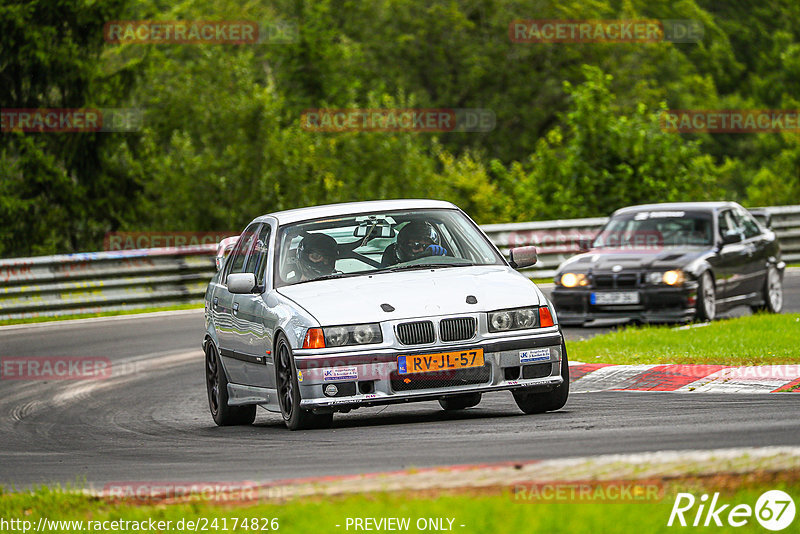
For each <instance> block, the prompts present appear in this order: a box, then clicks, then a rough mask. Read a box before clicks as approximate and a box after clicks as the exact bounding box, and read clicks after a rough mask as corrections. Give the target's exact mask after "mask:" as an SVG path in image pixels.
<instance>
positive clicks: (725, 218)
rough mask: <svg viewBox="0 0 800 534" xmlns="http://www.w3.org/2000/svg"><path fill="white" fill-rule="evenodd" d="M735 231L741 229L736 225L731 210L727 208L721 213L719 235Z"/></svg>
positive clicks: (722, 235)
mask: <svg viewBox="0 0 800 534" xmlns="http://www.w3.org/2000/svg"><path fill="white" fill-rule="evenodd" d="M733 231H740V229H739V228H737V227H736V223H735V222H734V220H733V213H732V212H731V210H725V211H723V212H722V213H720V214H719V236H720V237H724V236H725V235H726V234H728V233H730V232H733Z"/></svg>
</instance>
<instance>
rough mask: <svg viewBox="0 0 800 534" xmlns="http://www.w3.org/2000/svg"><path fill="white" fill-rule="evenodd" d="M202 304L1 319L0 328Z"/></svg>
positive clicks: (171, 309)
mask: <svg viewBox="0 0 800 534" xmlns="http://www.w3.org/2000/svg"><path fill="white" fill-rule="evenodd" d="M202 308H203V304H175V305H173V306H160V307H159V306H154V307H151V308H136V309H130V310H117V311H106V312H98V313H76V314H72V315H59V316H58V317H28V318H26V319H3V320H0V326H6V325H12V324H28V323H47V322H52V321H66V320H69V319H91V318H93V317H113V316H115V315H133V314H138V313H152V312H160V311H173V310H194V309H202Z"/></svg>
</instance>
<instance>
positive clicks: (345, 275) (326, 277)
mask: <svg viewBox="0 0 800 534" xmlns="http://www.w3.org/2000/svg"><path fill="white" fill-rule="evenodd" d="M368 272H369V271H359V272H356V273H331V274H325V275H322V276H318V277H317V278H310V279H308V280H303V281H302V282H296V283H298V284H305V283H306V282H317V281H319V280H331V279H333V278H348V277H350V276H360V275H362V274H367V273H368Z"/></svg>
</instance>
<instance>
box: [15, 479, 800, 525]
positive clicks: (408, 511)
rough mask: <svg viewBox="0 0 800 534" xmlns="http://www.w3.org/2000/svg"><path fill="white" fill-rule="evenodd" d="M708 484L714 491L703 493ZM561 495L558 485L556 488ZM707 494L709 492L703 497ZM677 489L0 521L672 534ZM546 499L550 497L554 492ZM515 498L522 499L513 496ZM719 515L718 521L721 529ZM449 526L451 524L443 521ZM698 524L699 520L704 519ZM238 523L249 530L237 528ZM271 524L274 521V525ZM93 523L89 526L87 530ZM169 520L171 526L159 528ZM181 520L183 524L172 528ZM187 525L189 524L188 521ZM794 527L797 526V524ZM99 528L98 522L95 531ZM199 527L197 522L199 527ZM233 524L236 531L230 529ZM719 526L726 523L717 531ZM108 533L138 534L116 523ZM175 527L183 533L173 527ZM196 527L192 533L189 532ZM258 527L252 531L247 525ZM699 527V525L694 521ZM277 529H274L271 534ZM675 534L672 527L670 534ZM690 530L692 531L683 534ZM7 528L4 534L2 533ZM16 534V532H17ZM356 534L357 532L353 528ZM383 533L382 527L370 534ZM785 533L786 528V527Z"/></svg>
mask: <svg viewBox="0 0 800 534" xmlns="http://www.w3.org/2000/svg"><path fill="white" fill-rule="evenodd" d="M709 482H711V483H712V484H711V485H709ZM562 487H563V486H562ZM709 488H712V489H709ZM679 489H680V490H681V491H690V492H692V493H693V494H694V495H695V496H696V497H697V498H698V501H697V502H698V503H699V497H700V495H701V494H703V493H709V494H711V493H712V492H715V491H719V492H720V496H719V504H730V506H729V507H728V510H730V508H731V507H732V506H734V505H736V504H746V505H748V506H750V507H751V508H754V507H755V505H756V502H757V500H758V498H759V496H760V495H761V494H762V493H763V492H764V491H767V490H774V489H780V490H782V491H785V492H786V493H788V494H789V495H790V496H793V497H794V498H795V499H797V497H798V496H800V483H798V481H797V479H796V478H794V479H792V478H791V477H789V478H788V479H787V478H786V477H781V476H778V477H777V478H776V477H772V480H771V481H766V480H763V479H762V480H756V481H753V480H751V481H749V482H747V483H744V484H743V483H742V481H741V480H739V481H737V482H736V483H734V484H731V481H730V480H727V479H723V480H717V481H713V480H712V481H703V482H702V483H701V484H697V483H692V482H691V481H690V482H689V483H688V484H684V485H682V486H680V487H679ZM677 490H678V486H674V485H673V484H672V483H671V484H670V486H668V487H667V491H664V492H663V493H662V494H661V495H659V496H658V497H656V498H650V499H644V500H633V499H630V498H628V499H625V500H619V498H617V499H616V500H614V499H612V500H609V499H608V498H606V497H608V496H611V495H612V493H609V492H607V491H606V492H604V493H603V496H604V497H603V498H601V499H600V500H595V497H594V496H596V495H598V494H597V493H592V495H593V496H592V497H590V498H588V499H587V498H583V499H579V500H570V499H563V498H557V497H554V498H545V497H544V496H545V492H544V491H542V492H541V493H539V492H538V490H537V493H536V495H537V497H535V498H531V496H532V495H533V493H532V492H530V491H527V492H526V491H524V490H523V491H522V492H519V491H518V492H516V493H514V492H512V491H511V490H510V489H505V490H503V491H502V492H501V493H497V492H495V493H493V494H486V493H479V492H475V491H473V492H471V493H455V494H454V493H445V494H441V493H427V494H420V493H376V494H370V495H354V496H349V497H311V498H306V499H302V500H301V499H296V500H292V501H288V502H284V503H275V502H272V503H264V502H261V503H253V504H241V503H240V504H237V505H233V504H227V505H220V504H212V503H208V502H192V503H184V504H145V505H140V506H134V505H131V504H128V503H123V502H109V501H106V500H102V499H99V498H95V497H89V496H86V495H82V494H76V493H65V492H62V491H58V490H51V489H46V488H43V489H39V490H37V491H35V492H34V493H32V494H31V493H22V494H5V495H2V494H0V517H1V518H2V519H4V520H6V521H9V520H23V521H29V522H30V523H29V525H30V530H34V531H35V530H36V525H37V524H39V520H40V518H45V519H47V520H49V522H48V523H46V526H47V529H46V530H45V531H46V532H77V531H81V529H82V531H83V532H86V531H87V530H95V531H96V530H100V528H98V527H99V526H100V525H103V524H104V522H107V521H115V520H117V521H118V520H123V521H128V522H134V521H135V522H142V521H151V520H152V521H154V522H160V521H163V522H164V523H162V525H161V528H158V527H157V528H156V530H158V531H161V532H182V531H195V530H197V531H202V532H219V531H234V530H236V531H244V532H248V531H253V530H259V531H264V530H279V531H280V532H283V533H287V534H294V533H298V534H300V533H309V532H328V533H335V532H342V533H346V532H348V531H349V532H353V531H356V529H355V528H354V527H353V524H352V523H351V524H350V526H349V528H347V526H348V518H351V521H352V519H353V518H362V519H363V518H375V519H376V520H380V518H402V519H405V518H408V521H409V523H408V525H409V527H408V528H407V529H398V530H405V531H407V532H420V531H429V530H435V529H431V528H427V529H421V528H418V522H419V525H422V522H423V521H424V522H425V523H426V525H428V526H430V523H429V522H428V521H427V520H428V519H434V520H435V519H440V518H441V519H442V520H443V521H442V526H443V527H450V528H444V529H443V530H451V531H455V532H459V533H464V534H467V533H469V534H473V533H474V534H481V533H485V534H505V533H508V534H517V533H520V532H553V533H556V532H565V533H566V532H569V533H582V532H604V533H616V532H619V533H625V534H629V533H631V532H648V533H659V532H665V533H666V532H674V530H675V528H676V527H675V526H673V527H668V526H667V522H668V520H669V517H670V514H671V511H672V508H673V505H674V503H675V495H676V494H677ZM552 495H556V493H553V494H552ZM520 496H522V498H520ZM696 512H697V506H695V507H694V508H692V509H691V511H689V512H687V513H686V518H687V519H688V522H689V524H691V522H692V521H693V520H694V517H695V513H696ZM726 515H727V511H726V513H724V514H721V519H722V521H723V522H724V521H725V519H726ZM450 519H451V520H452V523H450V522H449V521H448V520H450ZM703 519H705V516H704V517H703ZM243 520H246V522H247V528H242V522H243ZM273 520H274V521H273ZM52 521H81V522H82V523H80V524H76V523H72V524H71V525H70V524H65V523H61V524H54V523H52ZM89 521H91V522H93V524H94V525H95V527H94V528H91V525H89V524H88V522H89ZM167 521H169V522H170V523H166V522H167ZM181 521H182V523H180V522H181ZM189 521H191V522H192V524H189V523H188V522H189ZM797 521H798V520H797V519H795V522H797ZM98 522H99V523H98ZM198 522H199V524H198ZM234 522H236V524H237V528H235V529H234ZM723 524H724V523H723ZM118 525H119V526H120V527H121V528H118V529H115V531H116V532H140V531H142V530H146V529H141V528H135V527H132V525H130V524H129V525H122V524H118ZM179 525H182V526H183V528H181V527H180V526H179ZM195 525H197V528H196V529H195ZM254 525H255V526H256V527H257V528H253V526H254ZM701 525H702V523H701ZM275 527H278V528H277V529H276V528H275ZM726 527H727V525H725V526H723V527H722V528H719V527H711V528H712V529H713V530H714V532H734V531H735V532H764V529H763V527H761V526H760V525H759V523H758V522H757V520H756V518H755V517H752V516H751V517H750V518H748V521H747V524H746V525H745V526H744V527H741V528H731V527H727V528H726ZM677 528H678V529H680V527H677ZM690 528H691V527H690ZM6 530H9V529H8V528H7V529H6ZM16 530H17V531H22V529H21V528H18V529H16ZM106 530H107V529H106ZM361 530H363V529H361ZM375 530H378V531H385V530H382V529H375ZM789 530H791V527H790V529H789Z"/></svg>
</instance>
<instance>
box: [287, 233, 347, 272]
mask: <svg viewBox="0 0 800 534" xmlns="http://www.w3.org/2000/svg"><path fill="white" fill-rule="evenodd" d="M338 257H339V248H338V246H337V245H336V240H335V239H333V238H332V237H331V236H328V235H325V234H310V235H307V236H306V237H304V238H303V239H302V241H300V244H299V245H298V246H297V263H298V265H299V267H300V279H301V281H305V280H313V279H315V278H319V277H320V276H325V275H328V274H332V273H333V271H334V267H335V265H336V260H337V259H338Z"/></svg>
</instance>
